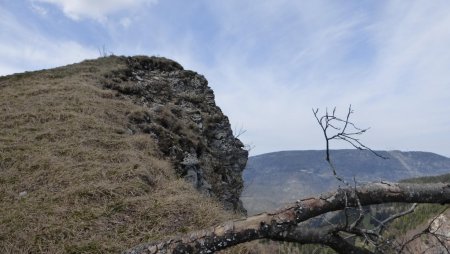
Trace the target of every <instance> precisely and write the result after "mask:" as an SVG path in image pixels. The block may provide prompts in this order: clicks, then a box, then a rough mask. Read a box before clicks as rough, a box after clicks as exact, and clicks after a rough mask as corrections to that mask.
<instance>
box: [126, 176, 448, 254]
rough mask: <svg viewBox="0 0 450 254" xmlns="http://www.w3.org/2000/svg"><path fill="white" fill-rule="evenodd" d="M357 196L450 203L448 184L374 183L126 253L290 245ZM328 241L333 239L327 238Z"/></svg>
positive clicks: (353, 203)
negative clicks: (300, 231) (309, 223)
mask: <svg viewBox="0 0 450 254" xmlns="http://www.w3.org/2000/svg"><path fill="white" fill-rule="evenodd" d="M355 193H356V194H357V196H358V198H359V201H360V202H361V205H363V206H365V205H372V204H380V203H390V202H400V203H401V202H403V203H439V204H448V203H450V185H449V184H432V185H431V184H405V183H390V184H386V183H372V184H367V185H363V186H358V187H356V189H355V188H341V189H338V190H336V191H334V192H329V193H325V194H322V195H320V196H317V197H311V198H307V199H303V200H299V201H298V202H296V203H294V204H291V205H289V206H287V207H285V208H283V209H280V210H277V211H274V212H270V213H261V214H259V215H255V216H252V217H248V218H246V219H241V220H234V221H230V222H226V223H224V224H222V225H219V226H216V227H213V228H210V229H207V230H201V231H197V232H194V233H190V234H187V235H184V236H180V237H176V238H172V239H169V240H167V241H163V242H158V243H150V244H143V245H141V246H138V247H135V248H132V249H130V250H128V251H127V253H211V252H214V251H218V250H221V249H224V248H227V247H230V246H233V245H237V244H239V243H243V242H248V241H252V240H256V239H261V238H266V239H274V240H286V241H289V238H286V237H287V236H288V235H290V233H292V232H295V230H296V228H297V225H298V223H300V222H302V221H305V220H308V219H310V218H313V217H315V216H318V215H321V214H324V213H327V212H331V211H337V210H342V209H345V208H346V207H348V206H353V207H355V206H357V204H356V201H355V200H352V199H349V200H347V201H346V198H345V197H346V196H348V197H350V196H352V194H355ZM291 237H292V235H291ZM326 237H330V235H329V234H326ZM330 239H331V240H329V241H328V242H327V241H325V240H324V241H322V242H321V243H324V244H329V245H328V246H330V247H332V248H333V249H335V248H336V249H338V248H339V247H337V246H334V247H333V245H332V243H331V242H332V240H337V239H336V238H330ZM297 240H299V239H297ZM339 240H341V239H339ZM341 242H342V241H341ZM343 244H345V243H343ZM337 251H339V252H341V253H345V252H342V251H340V250H337ZM355 253H357V252H355Z"/></svg>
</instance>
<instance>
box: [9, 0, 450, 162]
mask: <svg viewBox="0 0 450 254" xmlns="http://www.w3.org/2000/svg"><path fill="white" fill-rule="evenodd" d="M30 1H32V2H29V3H34V4H36V5H37V6H38V7H41V8H44V10H48V13H47V14H46V15H45V16H46V21H45V22H49V23H46V24H43V25H42V27H46V26H49V27H55V26H57V28H58V29H56V30H55V31H56V33H47V32H46V31H45V30H42V28H41V30H39V29H35V28H33V27H32V26H29V25H28V24H24V23H23V21H22V20H21V17H17V16H15V15H12V14H11V13H9V15H3V14H4V13H3V12H2V13H0V16H1V17H2V20H0V29H1V30H0V33H1V36H2V41H0V56H2V57H1V60H0V67H3V68H2V69H1V70H2V71H3V73H8V72H10V71H11V70H12V69H13V70H21V68H22V69H30V68H39V67H38V66H40V68H45V67H49V66H53V65H57V64H58V63H62V62H64V64H65V63H67V62H69V61H70V62H74V61H77V60H81V58H86V57H96V56H98V53H97V47H99V46H101V45H105V46H106V47H107V48H108V50H109V51H112V52H114V53H115V54H127V55H134V54H150V55H161V56H165V57H169V58H173V59H175V60H177V61H179V62H180V63H181V64H183V65H184V67H185V68H187V69H193V70H195V71H198V72H200V73H201V74H204V75H205V76H206V78H207V79H208V80H209V84H210V86H212V88H213V89H214V91H215V94H216V99H217V102H218V104H219V106H220V107H221V108H222V109H223V111H224V112H225V113H226V114H227V115H228V116H229V118H230V120H231V122H232V125H233V126H235V127H237V128H239V127H240V126H243V128H244V129H247V132H246V133H245V134H244V135H243V136H241V138H242V139H244V142H246V143H252V144H254V145H255V149H254V150H253V151H252V153H253V154H258V153H263V152H269V151H274V150H286V149H320V148H323V144H322V143H323V142H322V138H321V133H320V130H319V129H318V127H317V126H316V123H315V122H314V118H313V116H312V113H311V108H313V107H320V108H322V109H323V108H325V107H327V106H328V107H332V106H337V107H338V112H345V110H346V108H347V107H348V105H349V104H352V105H353V106H354V108H355V110H356V114H355V121H356V122H358V123H360V125H361V126H362V127H369V126H371V127H372V129H371V130H370V131H369V132H368V133H367V134H366V135H365V137H364V140H365V141H366V143H367V144H368V145H371V146H372V147H374V148H375V149H402V150H429V151H434V152H439V153H443V154H446V155H450V148H449V146H448V144H449V143H450V135H449V134H450V118H448V117H446V116H447V115H450V107H449V101H450V76H449V75H448V74H447V73H448V66H450V51H448V50H447V48H448V45H450V30H449V29H448V27H450V11H449V10H450V2H448V1H447V0H436V1H388V2H384V1H383V2H380V1H346V2H344V3H343V2H336V1H331V0H318V1H292V0H263V1H259V2H258V3H255V2H251V1H242V0H229V1H219V0H203V1H202V0H201V1H194V2H188V1H181V0H167V1H159V2H158V4H155V3H156V2H155V1H153V0H138V1H131V0H129V1H126V0H115V1H106V0H104V1H103V0H102V1H87V0H82V1H65V0H30ZM54 7H57V8H59V10H61V11H62V13H64V15H66V18H63V19H64V20H61V17H58V16H55V15H54V13H55V9H53V10H51V9H50V8H54ZM0 11H2V9H0ZM35 11H36V10H35ZM58 12H60V11H58ZM7 14H8V13H7ZM3 17H5V18H3ZM67 17H68V18H67ZM53 21H55V22H53ZM56 21H58V22H56ZM67 21H70V23H68V25H69V26H70V27H66V25H67V24H65V22H67ZM50 22H52V23H50ZM59 26H60V27H59ZM67 29H69V30H71V31H72V30H73V32H72V33H70V35H67V34H64V33H60V31H64V30H67ZM92 45H93V46H92ZM31 65H32V67H31ZM336 147H339V146H336Z"/></svg>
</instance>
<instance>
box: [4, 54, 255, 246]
mask: <svg viewBox="0 0 450 254" xmlns="http://www.w3.org/2000/svg"><path fill="white" fill-rule="evenodd" d="M242 147H243V145H242V143H241V142H240V141H239V140H238V139H237V138H235V137H234V136H233V133H232V131H231V128H230V124H229V121H228V118H227V117H226V116H225V115H223V113H222V111H221V110H220V108H219V107H217V106H216V104H215V102H214V94H213V91H212V90H211V89H210V88H209V86H208V84H207V81H206V79H205V78H204V77H203V76H201V75H199V74H197V73H195V72H193V71H189V70H184V69H183V67H182V66H181V65H180V64H178V63H177V62H175V61H172V60H169V59H166V58H160V57H146V56H136V57H116V56H111V57H103V58H99V59H96V60H87V61H84V62H82V63H78V64H73V65H68V66H64V67H60V68H55V69H50V70H42V71H35V72H26V73H20V74H15V75H9V76H5V77H0V252H1V253H19V252H31V253H36V252H49V253H61V252H67V253H105V252H119V251H123V250H125V249H127V248H129V247H131V246H134V245H136V244H140V243H142V242H146V241H150V240H153V239H160V238H162V237H163V236H168V235H173V234H179V233H183V232H187V231H191V230H195V229H200V228H204V227H207V226H210V225H213V224H215V223H218V222H220V221H223V220H225V219H227V218H231V217H232V216H233V215H232V214H231V213H229V212H227V211H225V210H224V209H223V208H226V209H228V210H235V211H240V212H243V208H242V204H241V203H240V201H239V196H240V193H241V190H242V186H243V181H242V177H241V173H242V170H243V169H244V167H245V164H246V161H247V151H246V150H244V149H243V148H242Z"/></svg>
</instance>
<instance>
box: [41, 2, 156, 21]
mask: <svg viewBox="0 0 450 254" xmlns="http://www.w3.org/2000/svg"><path fill="white" fill-rule="evenodd" d="M32 1H34V2H42V3H48V4H54V5H56V6H58V8H60V9H62V11H63V12H64V14H65V15H66V16H67V17H69V18H71V19H73V20H80V19H84V18H90V19H94V20H97V21H99V22H105V21H106V20H107V16H108V15H109V14H114V13H117V12H119V11H127V10H133V9H137V8H139V7H141V6H142V5H150V4H154V3H156V2H157V0H75V1H74V0H32Z"/></svg>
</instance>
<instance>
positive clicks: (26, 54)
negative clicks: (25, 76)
mask: <svg viewBox="0 0 450 254" xmlns="http://www.w3.org/2000/svg"><path fill="white" fill-rule="evenodd" d="M0 16H1V17H2V19H1V20H0V35H1V38H2V40H1V41H0V55H1V58H0V66H2V68H1V69H0V75H5V74H10V73H13V72H18V71H24V70H35V69H42V68H50V67H57V66H60V65H65V64H69V63H74V62H77V61H81V60H84V59H86V58H94V57H97V56H98V52H97V51H96V50H94V49H90V48H87V47H84V46H83V45H81V44H79V43H77V42H75V41H71V40H60V39H57V38H48V37H44V36H42V35H41V34H40V32H39V31H35V30H33V29H31V28H30V27H27V26H25V25H23V24H22V23H20V21H19V20H18V19H17V18H16V17H15V16H14V15H12V14H11V13H10V12H8V11H7V10H4V9H2V8H0ZM3 66H4V67H3Z"/></svg>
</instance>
